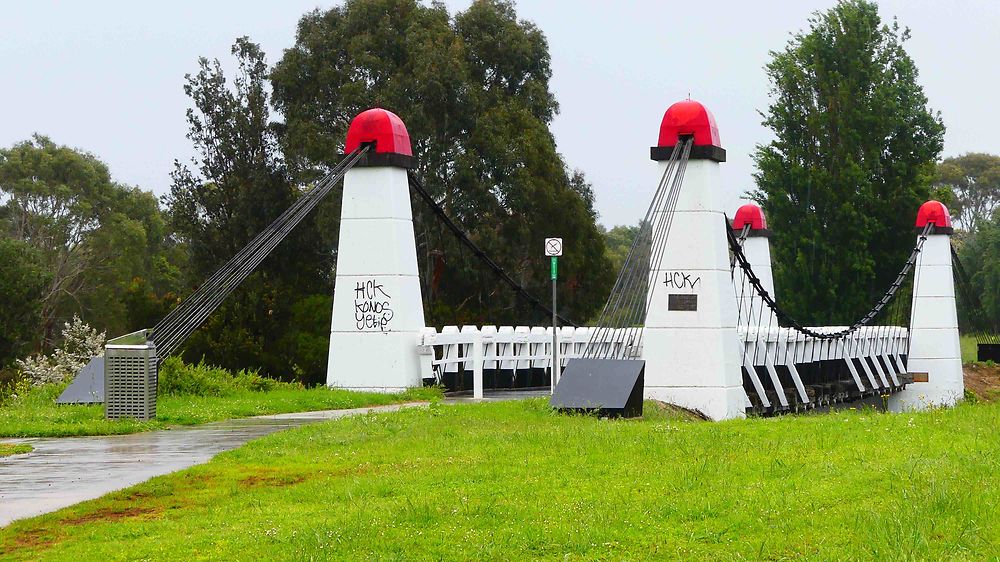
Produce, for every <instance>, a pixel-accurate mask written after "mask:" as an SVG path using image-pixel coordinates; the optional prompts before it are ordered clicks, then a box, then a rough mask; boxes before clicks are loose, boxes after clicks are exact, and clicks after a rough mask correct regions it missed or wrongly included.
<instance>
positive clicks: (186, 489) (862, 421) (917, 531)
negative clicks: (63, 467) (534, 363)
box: [0, 400, 1000, 561]
mask: <svg viewBox="0 0 1000 562" xmlns="http://www.w3.org/2000/svg"><path fill="white" fill-rule="evenodd" d="M649 411H650V406H649V405H648V404H647V412H649ZM998 424H1000V405H998V404H991V403H979V404H963V405H960V406H958V407H956V408H954V409H949V410H938V411H931V412H926V413H920V414H897V415H891V414H877V413H873V412H844V413H837V414H828V415H809V416H784V417H779V418H771V419H752V420H735V421H729V422H722V423H708V422H695V421H687V420H685V419H680V418H678V417H676V416H673V415H669V414H664V413H658V414H656V415H651V416H649V417H648V418H647V419H643V420H632V421H607V420H598V419H595V418H591V417H582V416H562V415H555V414H553V413H551V412H550V411H549V409H548V408H547V407H546V403H545V401H544V400H532V401H526V402H507V403H488V404H477V405H458V406H448V405H440V404H435V405H432V406H431V407H429V408H417V409H410V410H406V411H403V412H399V413H392V414H379V415H367V416H362V417H355V418H349V419H342V420H336V421H331V422H325V423H320V424H315V425H310V426H306V427H302V428H298V429H294V430H290V431H286V432H282V433H278V434H274V435H271V436H268V437H265V438H262V439H259V440H256V441H253V442H251V443H249V444H247V445H246V446H244V447H242V448H240V449H237V450H234V451H230V452H227V453H223V454H221V455H219V456H218V457H217V458H216V459H214V460H213V461H212V462H210V463H208V464H206V465H202V466H198V467H194V468H192V469H189V470H185V471H183V472H180V473H177V474H174V475H170V476H165V477H160V478H156V479H154V480H152V481H150V482H148V483H145V484H142V485H139V486H135V487H133V488H130V489H127V490H124V491H122V492H118V493H115V494H112V495H109V496H107V497H105V498H102V499H99V500H96V501H91V502H87V503H84V504H80V505H78V506H74V507H71V508H68V509H64V510H62V511H59V512H57V513H54V514H49V515H46V516H42V517H38V518H35V519H31V520H27V521H22V522H17V523H14V524H12V525H11V526H9V527H8V528H6V529H3V530H2V531H0V557H10V558H13V559H24V560H27V559H55V560H74V561H75V560H84V559H102V560H103V559H108V560H114V559H126V558H127V559H156V560H161V559H173V560H191V559H226V560H229V559H232V560H258V559H262V558H266V559H283V560H308V559H331V560H343V559H349V560H367V559H388V560H402V559H462V560H478V559H504V560H522V559H616V560H634V559H648V558H658V559H662V558H667V559H695V560H729V559H783V558H784V559H787V558H811V559H815V560H830V559H858V558H867V559H885V560H899V559H978V558H994V557H997V556H1000V476H998V471H1000V432H998V431H996V427H997V426H998Z"/></svg>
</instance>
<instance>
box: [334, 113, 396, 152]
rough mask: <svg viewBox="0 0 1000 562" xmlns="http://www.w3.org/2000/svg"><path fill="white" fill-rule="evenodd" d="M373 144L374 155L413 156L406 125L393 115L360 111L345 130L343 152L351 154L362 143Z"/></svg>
mask: <svg viewBox="0 0 1000 562" xmlns="http://www.w3.org/2000/svg"><path fill="white" fill-rule="evenodd" d="M368 142H374V143H375V153H376V154H386V153H391V154H402V155H404V156H413V151H412V150H411V149H410V134H409V133H407V132H406V125H404V124H403V120H402V119H400V118H399V116H398V115H396V114H395V113H393V112H391V111H388V110H385V109H381V108H378V107H376V108H374V109H369V110H367V111H362V112H361V113H359V114H358V116H357V117H355V118H354V120H353V121H351V126H350V128H348V129H347V142H346V143H344V152H346V153H348V154H349V153H351V152H353V151H354V150H355V149H356V148H358V147H359V146H361V144H362V143H368Z"/></svg>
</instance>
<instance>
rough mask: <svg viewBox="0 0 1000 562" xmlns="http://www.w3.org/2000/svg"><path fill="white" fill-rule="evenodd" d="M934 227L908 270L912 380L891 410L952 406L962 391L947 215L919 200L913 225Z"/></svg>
mask: <svg viewBox="0 0 1000 562" xmlns="http://www.w3.org/2000/svg"><path fill="white" fill-rule="evenodd" d="M928 224H933V225H934V226H933V228H932V229H931V231H930V233H929V234H928V236H927V240H926V241H925V242H924V245H923V248H922V249H921V251H920V253H919V254H918V255H917V263H916V267H915V269H914V272H913V306H912V308H911V314H910V352H909V354H908V356H907V359H906V368H907V369H906V370H907V371H908V372H909V373H910V374H911V375H912V376H913V380H914V382H912V383H910V384H908V385H907V386H906V389H905V390H903V391H901V392H899V393H896V394H894V395H892V396H891V397H890V399H889V407H890V409H891V410H893V411H896V412H899V411H906V410H921V409H924V408H928V407H933V406H953V405H954V404H955V403H956V402H958V401H959V400H961V399H962V397H963V396H964V394H965V381H964V378H963V375H962V351H961V347H960V345H959V338H958V311H957V309H956V306H955V280H954V277H953V274H952V262H951V233H952V226H951V216H950V215H949V213H948V209H947V208H946V207H945V206H944V205H943V204H941V203H940V202H938V201H928V202H926V203H924V204H923V205H921V207H920V211H919V212H918V213H917V223H916V225H917V230H918V232H922V231H923V229H924V227H926V226H927V225H928Z"/></svg>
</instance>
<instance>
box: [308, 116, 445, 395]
mask: <svg viewBox="0 0 1000 562" xmlns="http://www.w3.org/2000/svg"><path fill="white" fill-rule="evenodd" d="M368 143H373V144H374V147H373V148H370V149H369V152H368V154H366V155H365V156H364V157H363V159H362V161H361V162H360V163H359V164H358V165H357V166H355V167H354V169H352V170H350V171H349V172H347V174H346V175H345V176H344V199H343V206H342V208H341V212H340V239H339V241H338V244H337V277H336V285H335V286H334V292H333V320H332V326H331V332H330V354H329V360H328V363H327V374H326V383H327V385H328V386H335V387H340V388H350V389H355V390H372V391H379V392H397V391H402V390H405V389H407V388H411V387H415V386H420V384H421V362H428V361H429V360H430V358H429V357H428V356H426V355H424V356H421V355H419V354H418V344H419V340H420V334H421V332H422V331H423V330H424V328H425V325H424V310H423V300H422V299H421V294H420V277H419V273H418V271H417V251H416V245H415V243H414V235H413V215H412V211H411V209H410V189H409V182H408V181H407V172H406V169H407V168H409V167H411V166H412V161H413V153H412V150H411V148H410V137H409V135H408V134H407V132H406V126H405V125H404V124H403V122H402V120H400V118H399V117H398V116H396V115H395V114H393V113H392V112H390V111H386V110H384V109H377V108H376V109H369V110H367V111H364V112H362V113H361V114H359V115H358V116H357V117H355V118H354V120H353V121H352V122H351V126H350V128H349V129H348V132H347V142H346V143H345V147H344V148H345V152H348V153H350V152H351V151H353V150H354V149H356V148H358V147H359V146H360V145H362V144H368ZM423 370H424V371H425V372H426V371H427V366H426V365H424V369H423Z"/></svg>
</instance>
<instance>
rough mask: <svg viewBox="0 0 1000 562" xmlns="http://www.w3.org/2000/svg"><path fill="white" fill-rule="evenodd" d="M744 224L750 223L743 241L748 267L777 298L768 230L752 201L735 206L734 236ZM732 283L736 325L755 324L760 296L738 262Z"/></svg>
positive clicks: (762, 213)
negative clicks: (736, 314) (734, 294)
mask: <svg viewBox="0 0 1000 562" xmlns="http://www.w3.org/2000/svg"><path fill="white" fill-rule="evenodd" d="M747 226H749V227H750V231H749V234H748V235H747V239H746V240H744V241H743V255H744V256H746V258H747V261H748V262H749V263H750V267H751V268H753V272H754V275H756V276H757V278H758V279H760V284H761V286H762V287H763V288H764V290H765V291H767V294H769V295H771V298H773V299H774V300H775V301H777V300H778V299H777V297H776V296H775V294H774V277H773V275H772V273H771V244H770V241H769V238H770V236H771V231H770V230H768V228H767V220H765V218H764V211H762V210H761V208H760V207H758V206H757V205H754V204H753V203H747V204H746V205H743V206H742V207H740V208H739V209H737V210H736V215H734V216H733V223H732V228H733V233H734V234H735V235H736V236H739V235H740V234H741V233H742V232H743V229H744V228H745V227H747ZM733 284H734V285H735V286H736V299H737V302H736V310H737V313H738V316H739V318H738V319H737V325H739V326H750V325H753V326H756V325H757V324H758V323H759V320H760V318H761V312H762V308H761V304H762V303H761V299H760V298H759V297H758V296H757V293H756V292H755V290H754V288H753V287H751V286H750V284H749V283H747V282H745V280H744V273H743V270H742V269H740V267H739V264H736V267H735V268H734V270H733ZM751 305H753V306H751ZM765 314H766V313H765ZM764 318H766V316H764ZM775 324H777V322H775Z"/></svg>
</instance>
